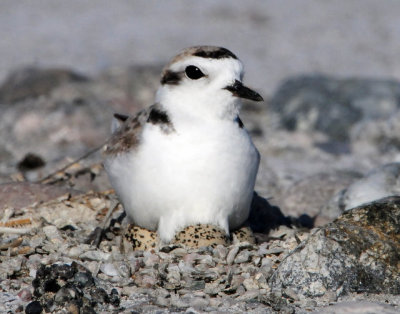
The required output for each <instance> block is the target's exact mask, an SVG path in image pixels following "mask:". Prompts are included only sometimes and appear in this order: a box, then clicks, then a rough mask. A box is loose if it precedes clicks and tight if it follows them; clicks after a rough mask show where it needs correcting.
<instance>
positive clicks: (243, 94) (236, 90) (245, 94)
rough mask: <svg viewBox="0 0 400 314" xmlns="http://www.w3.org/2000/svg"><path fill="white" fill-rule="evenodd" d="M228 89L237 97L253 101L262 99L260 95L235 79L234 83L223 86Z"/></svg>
mask: <svg viewBox="0 0 400 314" xmlns="http://www.w3.org/2000/svg"><path fill="white" fill-rule="evenodd" d="M225 89H227V90H228V91H230V92H231V93H232V94H233V96H236V97H239V98H245V99H250V100H254V101H263V100H264V99H263V98H262V97H261V95H260V94H259V93H257V92H255V91H253V90H252V89H250V88H248V87H246V86H244V85H243V84H242V82H240V81H238V80H235V83H233V85H229V86H227V87H225Z"/></svg>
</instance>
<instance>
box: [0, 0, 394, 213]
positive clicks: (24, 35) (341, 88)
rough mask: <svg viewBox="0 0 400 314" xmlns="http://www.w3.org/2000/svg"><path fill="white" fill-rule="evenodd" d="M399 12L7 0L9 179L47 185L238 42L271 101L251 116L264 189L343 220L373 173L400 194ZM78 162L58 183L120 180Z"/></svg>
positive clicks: (3, 13)
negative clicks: (188, 55)
mask: <svg viewBox="0 0 400 314" xmlns="http://www.w3.org/2000/svg"><path fill="white" fill-rule="evenodd" d="M399 16H400V2H399V1H397V0H385V1H376V0H337V1H319V0H304V1H297V0H291V1H280V0H266V1H255V0H248V1H228V0H220V1H211V0H203V1H190V2H189V1H178V0H170V1H155V0H148V1H124V0H114V1H108V0H107V1H106V0H96V1H89V0H79V1H75V0H70V1H54V0H37V1H28V0H20V1H14V0H3V1H1V2H0V26H1V27H0V51H1V62H0V134H1V136H0V183H4V182H9V181H21V180H28V181H32V182H49V180H47V181H46V180H44V181H43V179H44V178H45V177H46V176H47V175H49V174H51V173H52V172H53V171H55V170H56V169H60V167H62V166H63V165H65V164H67V163H68V162H70V161H72V160H74V159H75V158H78V157H79V156H81V155H82V154H84V153H86V152H87V151H89V150H90V149H93V148H95V147H99V146H101V144H102V143H104V141H105V139H106V138H108V136H109V135H110V124H111V119H112V114H113V112H115V111H118V112H122V113H129V114H133V113H135V112H136V111H138V110H140V109H141V108H143V107H144V106H148V105H150V104H151V103H152V101H153V96H154V93H155V90H156V88H157V86H158V80H159V75H160V71H161V69H162V66H163V65H165V63H166V62H167V61H168V60H169V59H170V58H171V57H173V56H174V55H175V54H176V53H177V52H178V51H180V50H181V49H182V48H185V47H188V46H192V45H205V44H207V45H217V46H223V47H226V48H228V49H230V50H232V51H233V52H234V53H235V54H236V55H237V56H238V57H239V58H240V59H241V60H242V61H243V63H244V65H245V69H246V73H247V74H246V76H245V79H244V80H245V83H246V85H249V86H251V87H253V88H254V89H256V90H257V91H259V92H260V93H261V94H262V95H263V96H264V99H265V102H263V103H257V104H254V103H253V104H252V103H246V104H245V106H244V107H243V111H242V114H241V118H242V120H243V122H244V124H245V126H246V127H247V129H248V130H249V132H250V133H251V134H252V136H253V139H254V142H255V144H256V145H257V147H258V149H259V150H260V152H261V156H262V161H261V165H260V171H259V175H258V182H257V191H259V192H260V194H261V195H262V196H264V197H269V198H270V199H271V200H272V202H273V203H275V204H278V205H279V206H280V207H281V208H282V209H283V211H284V213H285V214H290V215H295V216H298V215H299V214H301V213H307V214H308V215H310V216H312V217H315V215H317V214H318V215H319V217H325V218H324V219H327V220H329V219H332V217H337V215H338V213H339V212H340V211H342V210H343V209H344V208H346V207H348V206H350V205H349V204H351V206H353V205H354V204H357V201H360V199H361V200H362V201H363V200H365V198H363V197H364V196H363V197H361V196H360V197H359V195H358V194H357V193H361V192H359V191H362V193H361V194H363V195H371V186H373V185H374V184H375V183H376V177H373V175H372V177H373V179H372V181H373V182H375V183H373V184H372V185H371V184H370V183H368V182H369V181H368V180H367V181H368V182H367V185H362V184H361V188H358V190H357V188H350V187H351V184H353V183H354V182H358V181H357V180H359V179H360V178H362V177H363V176H366V177H364V178H369V177H368V176H369V175H370V172H371V171H373V169H378V170H376V171H377V173H378V174H379V176H378V177H379V180H381V181H379V180H378V181H379V182H380V183H382V184H380V183H379V184H378V185H379V189H380V190H379V192H378V193H375V194H374V197H378V196H382V195H383V196H384V195H387V194H389V195H391V194H399V193H400V183H398V182H400V179H399V175H400V164H399V163H398V162H399V161H400V111H399V108H400V85H399V80H400V19H399ZM387 164H391V165H392V166H390V167H386V166H385V165H387ZM74 167H75V168H74ZM74 167H72V168H69V169H68V171H69V173H67V174H65V173H63V174H58V175H56V176H52V177H51V178H50V179H51V180H53V181H52V182H53V183H54V182H59V183H60V182H61V183H60V184H67V183H68V184H69V185H70V186H71V187H73V188H75V189H78V190H82V191H87V190H89V189H94V190H104V189H107V188H110V186H109V184H108V181H107V179H106V177H105V175H104V171H102V167H101V156H100V154H94V155H91V156H90V157H88V158H86V159H85V160H83V161H82V164H76V165H75V166H74ZM382 167H383V168H382ZM385 167H386V168H385ZM379 169H380V170H379ZM94 178H96V179H94ZM72 179H74V180H72ZM54 180H55V181H54ZM57 180H58V181H57ZM374 180H375V181H374ZM66 182H67V183H66ZM388 182H389V183H388ZM376 186H377V184H375V187H374V188H373V189H374V191H376V190H377V189H376ZM382 186H383V188H382ZM352 191H353V192H352ZM354 191H356V192H354ZM357 191H358V192H357ZM346 193H347V194H346ZM351 193H353V194H354V193H355V194H354V195H356V196H354V195H353V194H351ZM349 200H351V201H349ZM354 200H356V201H354ZM346 202H347V203H346Z"/></svg>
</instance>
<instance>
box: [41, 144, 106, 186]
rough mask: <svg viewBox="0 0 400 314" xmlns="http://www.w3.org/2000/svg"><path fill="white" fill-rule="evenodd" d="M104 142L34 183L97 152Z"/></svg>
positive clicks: (42, 180) (44, 179)
mask: <svg viewBox="0 0 400 314" xmlns="http://www.w3.org/2000/svg"><path fill="white" fill-rule="evenodd" d="M105 143H106V142H104V143H102V144H101V145H100V146H97V147H95V148H93V149H92V150H89V151H88V152H87V153H85V154H84V155H82V156H81V157H79V158H78V159H75V160H74V161H71V162H70V163H68V164H66V165H65V166H64V167H62V168H60V169H58V170H56V171H54V172H52V173H50V174H49V175H47V176H45V177H44V178H42V179H40V180H37V181H36V182H35V183H43V182H44V181H46V180H48V179H50V178H51V177H53V176H55V175H56V174H57V173H59V172H62V171H65V170H66V169H68V168H69V167H71V166H73V165H74V164H76V163H77V162H79V161H81V160H83V159H85V158H87V157H89V156H90V155H92V154H94V153H95V152H97V151H98V150H100V149H101V148H102V147H103V146H104V144H105Z"/></svg>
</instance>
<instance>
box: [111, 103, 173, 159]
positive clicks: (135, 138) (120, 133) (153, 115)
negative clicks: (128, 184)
mask: <svg viewBox="0 0 400 314" xmlns="http://www.w3.org/2000/svg"><path fill="white" fill-rule="evenodd" d="M115 117H116V118H117V119H119V120H125V122H123V124H122V125H121V127H120V128H118V129H117V130H116V131H115V133H114V134H113V135H112V136H111V138H110V139H109V140H108V142H107V144H106V148H105V150H104V155H106V156H107V155H108V156H110V155H115V154H119V153H121V152H126V151H128V150H131V149H134V148H136V147H137V146H138V145H139V143H140V139H141V135H142V132H143V127H144V126H145V124H146V123H151V124H154V125H159V126H160V129H161V130H162V131H163V132H164V133H170V132H171V131H173V130H174V128H173V125H172V122H171V120H170V118H169V116H168V114H167V112H166V111H165V110H164V108H163V107H162V106H161V105H160V104H154V105H152V106H150V107H148V108H146V109H143V110H141V111H139V112H138V113H137V115H136V116H134V117H127V116H124V115H120V114H117V115H116V116H115Z"/></svg>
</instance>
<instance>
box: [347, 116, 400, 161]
mask: <svg viewBox="0 0 400 314" xmlns="http://www.w3.org/2000/svg"><path fill="white" fill-rule="evenodd" d="M350 139H351V149H352V150H353V151H355V152H362V153H364V154H365V153H369V154H382V153H385V154H388V153H392V152H394V153H397V152H398V151H399V150H400V111H396V112H393V114H392V115H391V116H390V117H384V118H380V119H375V120H367V121H362V122H360V123H357V125H355V126H354V128H353V129H352V130H351V133H350Z"/></svg>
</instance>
